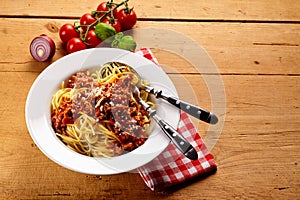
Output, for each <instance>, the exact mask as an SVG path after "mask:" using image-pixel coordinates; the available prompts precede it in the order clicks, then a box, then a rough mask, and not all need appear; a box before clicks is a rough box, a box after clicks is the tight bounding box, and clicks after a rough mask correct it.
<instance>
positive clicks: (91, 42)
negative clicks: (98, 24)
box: [85, 30, 102, 48]
mask: <svg viewBox="0 0 300 200" xmlns="http://www.w3.org/2000/svg"><path fill="white" fill-rule="evenodd" d="M85 41H86V42H87V43H88V46H89V47H91V48H93V47H96V46H98V45H99V44H100V43H101V42H102V41H101V40H100V39H99V38H98V37H97V36H96V33H95V30H89V31H88V33H87V36H86V39H85Z"/></svg>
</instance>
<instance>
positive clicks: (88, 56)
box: [25, 48, 180, 175]
mask: <svg viewBox="0 0 300 200" xmlns="http://www.w3.org/2000/svg"><path fill="white" fill-rule="evenodd" d="M95 55H101V58H98V57H97V56H95ZM112 60H113V61H119V62H124V63H126V64H129V65H131V66H132V67H134V68H136V70H137V71H138V72H140V73H143V71H144V69H149V70H150V69H151V70H154V71H155V75H156V76H155V78H154V80H153V79H152V78H151V80H150V84H151V85H153V86H155V87H160V86H161V85H165V86H166V87H165V88H158V89H162V90H164V91H165V92H166V93H169V94H171V95H174V96H178V94H177V91H176V88H175V86H174V85H173V83H172V81H171V80H170V79H169V77H168V76H167V75H166V74H165V73H164V71H163V70H162V69H161V68H160V67H158V66H156V65H155V64H154V63H153V62H152V61H150V60H148V59H146V58H144V57H143V56H141V55H138V54H135V53H131V52H128V51H125V50H121V49H114V48H94V49H87V50H83V51H79V52H75V53H72V54H69V55H67V56H64V57H62V58H60V59H59V60H57V61H55V62H53V63H52V64H50V65H49V66H48V67H47V68H46V69H45V70H44V71H42V72H41V73H40V75H39V76H38V77H37V78H36V80H35V81H34V83H33V84H32V86H31V88H30V90H29V93H28V96H27V99H26V105H25V119H26V125H27V127H28V131H29V134H30V135H31V137H32V139H33V141H34V142H35V144H36V145H37V146H38V148H39V149H40V150H41V151H42V152H43V153H44V154H45V155H46V156H47V157H48V158H50V159H51V160H53V161H54V162H56V163H57V164H59V165H61V166H63V167H66V168H68V169H70V170H73V171H77V172H81V173H85V174H94V175H109V174H117V173H123V172H128V171H131V170H134V169H136V168H138V167H141V166H143V165H145V164H147V163H148V162H150V161H151V160H153V159H154V158H155V157H157V156H158V155H159V154H160V153H161V152H162V151H163V150H164V149H165V148H166V147H167V146H168V144H169V142H170V140H169V139H168V138H167V137H166V136H165V135H164V134H163V133H162V132H161V133H158V134H153V135H151V136H150V137H153V138H152V139H153V141H155V142H156V143H157V144H159V145H156V146H155V149H156V151H153V150H151V152H149V153H148V154H147V156H145V154H144V153H143V152H141V151H143V149H142V147H140V148H138V149H137V150H135V152H134V158H133V156H131V157H130V154H125V155H123V156H119V157H114V158H112V159H107V158H91V157H87V156H84V155H81V154H79V153H76V152H73V151H72V150H70V149H68V148H67V147H66V146H65V145H64V144H63V143H62V142H61V141H60V140H59V139H58V138H57V137H56V136H55V135H54V137H53V135H51V134H53V133H54V132H53V133H51V132H50V134H49V130H48V129H49V126H51V124H49V120H50V118H49V113H48V115H47V114H45V113H43V109H46V108H45V105H44V106H42V107H41V105H39V99H41V100H46V102H47V103H49V112H50V99H49V93H50V91H51V95H52V94H53V91H54V90H55V89H56V88H57V86H58V85H59V84H60V83H61V81H62V80H65V79H66V78H67V77H68V76H70V75H71V74H73V72H77V71H78V69H83V67H86V68H89V67H92V66H94V65H95V63H96V62H97V65H101V64H104V63H106V62H111V61H112ZM68 63H73V65H74V66H76V67H75V68H76V70H71V71H72V72H68V69H67V70H66V69H61V68H59V66H60V65H61V64H68ZM93 63H94V64H93ZM84 64H86V65H85V66H83V65H84ZM74 66H72V67H74ZM145 66H147V68H144V67H145ZM146 71H147V70H146ZM147 73H151V72H150V71H149V72H147ZM50 75H52V76H51V77H50ZM141 75H142V74H141ZM144 75H145V76H147V74H144ZM52 79H54V80H55V79H56V81H57V82H56V83H55V84H56V85H57V86H55V87H54V86H52V87H51V88H50V89H49V90H48V91H47V90H46V92H45V90H43V89H45V85H43V87H41V85H39V84H45V83H48V81H53V80H52ZM58 79H59V80H58ZM50 85H51V84H50ZM41 90H42V91H41ZM44 92H45V93H46V94H45V93H44ZM47 95H48V96H47ZM37 97H39V99H38V98H37ZM160 103H162V104H163V106H164V107H168V109H170V110H168V112H171V113H172V116H168V117H171V118H172V120H171V121H168V123H170V124H171V125H172V126H173V127H178V123H179V119H180V114H179V110H177V109H176V108H173V107H171V106H169V105H168V104H166V103H164V102H161V101H160ZM44 104H46V103H44ZM33 106H38V108H41V110H38V111H37V110H36V107H34V109H35V110H34V109H33ZM39 106H40V107H39ZM33 110H34V111H33ZM44 111H45V110H44ZM158 114H159V112H158ZM160 114H164V113H160ZM36 115H37V116H36ZM166 121H167V120H166ZM44 126H46V127H44ZM37 127H39V128H38V129H39V130H37ZM47 127H48V128H47ZM156 130H157V129H156ZM43 131H45V132H47V133H48V135H47V133H44V134H45V135H41V134H40V133H39V132H43ZM50 135H51V136H50ZM149 139H150V138H149ZM149 139H148V140H147V141H146V143H147V142H148V141H149ZM52 143H53V144H52ZM146 143H145V145H146ZM49 145H50V148H49ZM54 147H55V148H56V149H55V150H53V148H54ZM148 148H149V147H148ZM144 150H145V149H144ZM144 152H145V151H144ZM116 158H118V159H116ZM125 161H126V162H125ZM124 163H126V165H125V166H122V167H119V166H120V165H122V164H124Z"/></svg>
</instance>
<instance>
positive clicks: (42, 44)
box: [30, 34, 55, 62]
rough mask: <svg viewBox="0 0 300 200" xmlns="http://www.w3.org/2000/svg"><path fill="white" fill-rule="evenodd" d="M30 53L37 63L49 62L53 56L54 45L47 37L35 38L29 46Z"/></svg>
mask: <svg viewBox="0 0 300 200" xmlns="http://www.w3.org/2000/svg"><path fill="white" fill-rule="evenodd" d="M30 53H31V55H32V57H33V58H34V59H35V60H37V61H39V62H43V61H46V60H49V59H51V58H52V57H53V56H54V53H55V43H54V41H53V40H52V39H51V38H50V37H48V36H47V35H44V34H43V35H40V36H37V37H36V38H34V39H33V40H32V42H31V44H30Z"/></svg>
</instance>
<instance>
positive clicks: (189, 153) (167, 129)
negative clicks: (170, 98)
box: [133, 86, 198, 160]
mask: <svg viewBox="0 0 300 200" xmlns="http://www.w3.org/2000/svg"><path fill="white" fill-rule="evenodd" d="M133 95H134V97H135V98H136V100H137V101H138V102H139V103H140V104H141V105H142V106H143V107H144V109H145V110H146V111H147V112H148V113H149V115H150V117H152V118H153V119H154V121H155V122H156V123H157V124H158V125H159V127H160V128H161V129H162V131H163V132H164V133H165V134H166V135H167V136H168V137H169V138H170V140H171V141H172V142H173V144H174V145H175V146H176V147H177V148H178V150H180V151H181V152H182V153H183V154H184V155H185V156H186V157H187V158H189V159H191V160H197V159H198V154H197V152H196V150H195V149H194V147H193V146H192V145H191V144H190V143H189V142H188V141H187V140H186V139H185V138H184V137H183V136H182V135H180V134H179V133H178V132H177V131H176V130H175V129H174V128H173V127H172V126H170V125H169V124H168V123H167V122H166V121H164V120H163V119H161V118H160V117H159V116H157V115H156V110H154V109H152V108H150V106H149V105H148V104H147V103H146V102H145V101H143V100H142V99H141V97H140V90H139V88H138V87H136V86H135V87H134V90H133Z"/></svg>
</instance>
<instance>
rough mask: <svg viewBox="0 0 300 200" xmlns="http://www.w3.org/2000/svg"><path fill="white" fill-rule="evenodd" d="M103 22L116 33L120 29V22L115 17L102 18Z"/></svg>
mask: <svg viewBox="0 0 300 200" xmlns="http://www.w3.org/2000/svg"><path fill="white" fill-rule="evenodd" d="M103 23H106V24H109V25H111V26H112V27H114V29H115V30H116V32H117V33H119V32H120V31H121V30H122V27H121V24H120V22H119V21H118V20H117V19H114V20H113V21H112V20H109V19H104V20H103Z"/></svg>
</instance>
